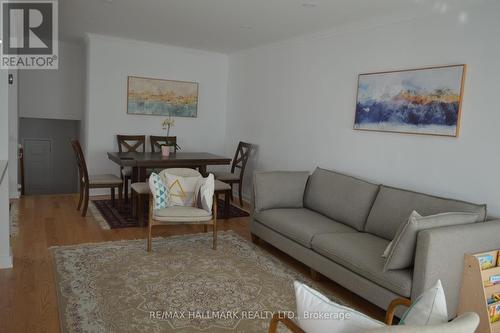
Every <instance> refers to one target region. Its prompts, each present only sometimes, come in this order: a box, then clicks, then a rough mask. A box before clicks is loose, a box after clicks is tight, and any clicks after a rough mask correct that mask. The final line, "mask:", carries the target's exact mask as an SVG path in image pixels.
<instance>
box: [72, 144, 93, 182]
mask: <svg viewBox="0 0 500 333" xmlns="http://www.w3.org/2000/svg"><path fill="white" fill-rule="evenodd" d="M71 147H73V152H74V153H75V159H76V164H77V166H78V173H79V174H80V179H79V180H80V182H82V181H83V182H84V183H85V184H88V183H89V173H88V170H87V163H86V162H85V156H83V150H82V146H81V145H80V141H78V140H77V139H71Z"/></svg>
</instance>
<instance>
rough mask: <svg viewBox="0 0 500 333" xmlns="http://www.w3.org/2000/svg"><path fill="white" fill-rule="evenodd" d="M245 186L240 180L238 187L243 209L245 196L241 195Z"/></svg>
mask: <svg viewBox="0 0 500 333" xmlns="http://www.w3.org/2000/svg"><path fill="white" fill-rule="evenodd" d="M242 185H243V182H242V181H241V180H240V184H239V186H238V195H239V197H240V206H241V208H243V195H242V194H241V193H242V192H243V191H242V187H243V186H242Z"/></svg>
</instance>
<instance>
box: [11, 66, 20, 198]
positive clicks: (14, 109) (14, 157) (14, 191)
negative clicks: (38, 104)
mask: <svg viewBox="0 0 500 333" xmlns="http://www.w3.org/2000/svg"><path fill="white" fill-rule="evenodd" d="M18 73H19V72H18V71H17V70H9V74H12V76H13V78H14V82H13V84H11V85H9V88H8V89H9V97H8V105H9V196H10V197H11V198H19V195H20V193H19V189H18V187H19V185H18V183H19V181H18V170H19V162H18V145H19V140H18V132H19V123H18V120H19V116H18V94H17V93H18V90H17V89H18V81H19V74H18Z"/></svg>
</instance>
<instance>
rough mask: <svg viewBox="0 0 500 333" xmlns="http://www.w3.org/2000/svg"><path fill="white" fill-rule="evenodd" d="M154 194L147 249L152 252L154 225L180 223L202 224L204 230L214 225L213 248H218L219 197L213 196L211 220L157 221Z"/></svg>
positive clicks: (151, 197) (150, 212) (150, 206)
mask: <svg viewBox="0 0 500 333" xmlns="http://www.w3.org/2000/svg"><path fill="white" fill-rule="evenodd" d="M153 202H154V199H153V194H150V195H149V223H148V239H147V251H148V252H151V250H152V239H153V238H152V229H153V226H155V225H163V226H165V225H180V224H200V225H203V230H204V232H208V226H209V225H211V226H212V230H213V243H212V249H214V250H216V249H217V197H216V196H215V193H214V197H213V204H212V219H211V220H209V221H203V222H185V221H179V222H176V221H168V222H162V221H156V220H155V219H154V214H153Z"/></svg>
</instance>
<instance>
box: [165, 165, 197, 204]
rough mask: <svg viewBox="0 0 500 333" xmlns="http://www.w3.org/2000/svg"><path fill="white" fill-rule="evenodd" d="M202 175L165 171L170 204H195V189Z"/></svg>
mask: <svg viewBox="0 0 500 333" xmlns="http://www.w3.org/2000/svg"><path fill="white" fill-rule="evenodd" d="M200 178H201V176H196V177H182V176H177V175H174V174H170V173H165V179H166V183H167V188H168V204H169V206H187V207H194V206H195V190H196V185H197V184H198V181H199V180H200Z"/></svg>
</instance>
